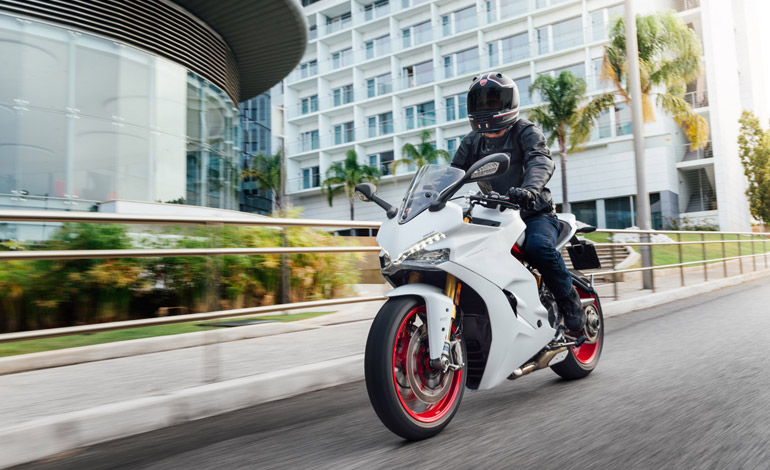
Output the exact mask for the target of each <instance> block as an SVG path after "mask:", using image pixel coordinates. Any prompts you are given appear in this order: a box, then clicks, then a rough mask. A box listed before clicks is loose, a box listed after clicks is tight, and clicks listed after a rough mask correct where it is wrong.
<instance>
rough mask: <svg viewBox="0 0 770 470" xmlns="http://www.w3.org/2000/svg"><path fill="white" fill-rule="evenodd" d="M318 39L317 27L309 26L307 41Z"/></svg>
mask: <svg viewBox="0 0 770 470" xmlns="http://www.w3.org/2000/svg"><path fill="white" fill-rule="evenodd" d="M317 37H318V27H317V26H316V25H314V24H311V25H310V26H309V27H308V30H307V40H308V41H312V40H313V39H316V38H317Z"/></svg>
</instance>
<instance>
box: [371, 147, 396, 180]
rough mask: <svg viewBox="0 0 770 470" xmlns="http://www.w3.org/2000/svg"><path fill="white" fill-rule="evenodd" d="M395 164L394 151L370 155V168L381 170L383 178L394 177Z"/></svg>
mask: <svg viewBox="0 0 770 470" xmlns="http://www.w3.org/2000/svg"><path fill="white" fill-rule="evenodd" d="M392 164H393V151H392V150H390V151H387V152H381V153H375V154H374V155H369V166H370V167H372V168H377V169H379V170H380V174H381V175H382V176H389V175H392V174H393V172H392V171H391V165H392Z"/></svg>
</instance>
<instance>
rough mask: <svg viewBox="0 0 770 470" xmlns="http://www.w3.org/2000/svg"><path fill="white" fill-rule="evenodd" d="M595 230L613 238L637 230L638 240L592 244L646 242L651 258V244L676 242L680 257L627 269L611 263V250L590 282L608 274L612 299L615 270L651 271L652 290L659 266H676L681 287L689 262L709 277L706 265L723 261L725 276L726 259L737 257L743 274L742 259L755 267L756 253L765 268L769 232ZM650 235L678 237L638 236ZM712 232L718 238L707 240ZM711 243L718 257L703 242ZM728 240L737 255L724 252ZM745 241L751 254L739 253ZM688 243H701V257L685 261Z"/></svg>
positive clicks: (611, 244) (616, 272) (616, 291)
mask: <svg viewBox="0 0 770 470" xmlns="http://www.w3.org/2000/svg"><path fill="white" fill-rule="evenodd" d="M594 233H606V234H609V236H610V237H609V238H610V239H612V238H613V237H614V236H615V235H616V234H620V233H623V234H638V235H640V241H638V242H637V241H629V242H611V243H594V246H595V247H602V246H610V247H612V246H631V247H636V246H638V247H642V246H648V247H650V252H651V253H650V255H651V257H653V261H654V251H655V249H654V247H656V246H657V247H663V246H677V247H678V250H677V256H678V259H679V262H678V263H670V264H664V265H658V266H655V265H654V262H653V266H643V267H638V268H627V269H614V267H615V266H616V265H617V261H620V260H616V259H615V251H614V250H611V254H612V267H613V269H611V270H603V271H596V272H592V273H590V276H591V280H592V282H593V280H594V278H595V277H599V276H611V278H612V279H613V281H612V286H613V299H615V300H617V299H619V298H620V297H619V294H618V281H617V275H618V274H624V273H634V272H644V271H650V272H651V273H652V291H653V292H655V291H656V290H657V289H656V286H655V272H656V271H658V270H664V269H675V268H679V278H680V285H681V286H682V287H684V286H685V285H686V280H685V268H686V267H688V266H698V265H702V266H703V280H704V282H705V281H708V278H709V273H708V268H709V265H714V264H716V263H722V272H723V276H722V277H728V265H727V262H728V261H734V260H738V265H739V271H740V274H743V272H744V266H743V261H744V259H745V258H751V261H752V264H753V270H754V271H756V270H757V256H762V257H763V258H764V265H765V268H768V267H769V266H768V259H767V257H768V254H770V253H768V250H767V241H768V238H770V233H766V232H715V231H696V230H693V231H677V230H633V229H626V230H607V229H599V230H596V232H594ZM653 235H676V237H677V241H672V242H643V241H641V238H642V237H644V236H647V237H651V236H653ZM682 235H700V238H701V239H700V240H692V241H682ZM707 235H710V236H714V235H718V236H719V237H720V239H719V240H706V236H707ZM728 236H730V237H737V238H736V239H727V238H725V237H728ZM741 237H748V239H745V238H741ZM756 243H761V244H762V246H761V251H759V250H757V249H755V247H756ZM713 244H719V245H720V247H721V254H722V256H721V257H718V258H709V257H708V256H707V253H706V246H707V245H713ZM729 244H735V245H736V247H737V250H738V255H737V256H727V254H726V248H727V245H729ZM744 244H749V247H750V250H751V254H746V255H744V254H743V253H742V251H743V250H742V247H743V246H744ZM689 245H700V246H701V257H702V259H700V260H696V261H684V254H683V251H682V247H684V246H689Z"/></svg>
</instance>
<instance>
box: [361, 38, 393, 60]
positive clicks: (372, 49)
mask: <svg viewBox="0 0 770 470" xmlns="http://www.w3.org/2000/svg"><path fill="white" fill-rule="evenodd" d="M364 50H365V51H366V58H367V60H368V59H374V58H375V57H379V56H381V55H385V54H389V53H390V35H385V36H382V37H379V38H377V39H372V40H371V41H366V42H365V43H364Z"/></svg>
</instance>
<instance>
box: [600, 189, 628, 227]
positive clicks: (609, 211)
mask: <svg viewBox="0 0 770 470" xmlns="http://www.w3.org/2000/svg"><path fill="white" fill-rule="evenodd" d="M632 204H633V197H631V196H624V197H616V198H612V199H605V200H604V215H605V220H606V222H607V228H628V227H631V226H633V225H634V213H633V212H632V211H631V207H632Z"/></svg>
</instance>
